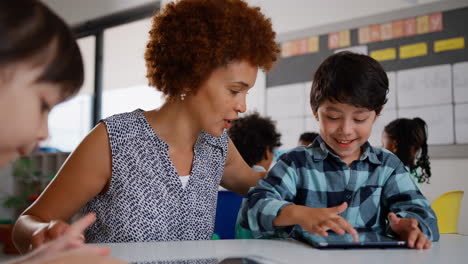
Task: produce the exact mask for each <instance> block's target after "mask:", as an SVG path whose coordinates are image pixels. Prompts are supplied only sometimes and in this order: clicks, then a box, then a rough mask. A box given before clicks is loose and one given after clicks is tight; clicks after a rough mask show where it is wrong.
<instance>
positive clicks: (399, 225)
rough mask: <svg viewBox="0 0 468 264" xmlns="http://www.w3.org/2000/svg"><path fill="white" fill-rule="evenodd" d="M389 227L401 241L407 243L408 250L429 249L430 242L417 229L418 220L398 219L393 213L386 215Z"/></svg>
mask: <svg viewBox="0 0 468 264" xmlns="http://www.w3.org/2000/svg"><path fill="white" fill-rule="evenodd" d="M388 221H389V222H390V227H391V228H392V230H393V231H394V232H395V233H397V234H398V235H399V236H400V238H401V239H403V240H405V241H407V243H408V247H409V248H417V249H429V248H431V245H432V243H431V240H429V239H428V238H427V237H426V236H425V235H424V234H423V233H422V232H421V229H419V227H418V220H416V219H414V218H400V217H398V216H397V215H396V214H394V213H389V214H388Z"/></svg>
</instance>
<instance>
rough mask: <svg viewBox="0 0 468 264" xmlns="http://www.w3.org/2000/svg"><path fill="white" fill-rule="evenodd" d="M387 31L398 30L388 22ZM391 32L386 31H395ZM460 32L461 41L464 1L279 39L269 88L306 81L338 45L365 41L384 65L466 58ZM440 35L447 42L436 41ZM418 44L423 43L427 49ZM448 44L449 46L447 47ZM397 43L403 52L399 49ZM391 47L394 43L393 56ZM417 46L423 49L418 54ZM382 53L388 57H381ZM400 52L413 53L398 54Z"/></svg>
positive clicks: (465, 31) (466, 16) (465, 34)
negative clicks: (278, 53) (413, 14)
mask: <svg viewBox="0 0 468 264" xmlns="http://www.w3.org/2000/svg"><path fill="white" fill-rule="evenodd" d="M434 21H435V22H434ZM395 25H400V27H402V28H401V33H398V34H399V35H398V37H393V36H391V37H385V34H382V33H383V32H386V31H387V30H388V29H387V30H385V28H387V27H388V26H390V27H391V26H395ZM434 25H435V26H434ZM405 26H406V29H405ZM418 28H419V29H418ZM366 29H367V30H368V31H369V32H368V35H369V38H371V39H369V40H368V41H366V40H365V39H366V38H365V37H363V35H365V34H363V33H362V32H365V31H366ZM408 29H409V30H408ZM390 31H392V33H396V31H397V30H395V29H393V28H390ZM393 31H395V32H393ZM360 33H361V36H360ZM392 33H390V34H391V35H393V34H392ZM406 35H408V36H406ZM373 36H375V37H373ZM460 38H463V39H464V41H466V40H467V39H468V7H465V8H461V9H457V10H450V11H446V12H435V13H431V14H426V15H422V16H416V17H408V18H406V19H399V20H396V21H388V22H385V23H381V24H373V25H368V26H364V27H360V28H354V29H349V30H343V31H340V32H332V33H329V34H324V35H320V36H308V37H305V38H302V39H297V40H291V41H285V42H283V43H281V49H282V55H281V57H282V58H281V59H280V61H279V62H278V63H277V64H276V66H275V68H274V69H273V71H272V72H269V73H268V74H267V88H268V87H272V86H278V85H284V84H289V83H298V82H307V81H310V80H311V79H312V76H313V73H314V72H315V70H316V69H317V68H318V66H319V65H320V63H321V62H322V61H323V60H324V59H325V58H327V57H328V56H329V55H331V54H333V53H334V52H336V50H341V49H343V48H359V46H366V47H367V50H368V55H371V54H375V56H376V57H380V60H379V61H380V63H381V64H382V66H383V67H384V69H385V70H386V71H396V70H404V69H411V68H416V67H423V66H431V65H440V64H454V63H457V62H463V61H468V51H467V49H466V45H462V43H461V42H462V41H461V39H460ZM372 39H374V40H372ZM333 40H335V41H333ZM444 40H445V41H446V42H445V43H444V42H437V41H444ZM315 43H316V44H315ZM436 43H438V44H439V45H438V47H439V49H440V48H445V49H446V50H443V51H438V52H436V51H435V49H434V45H435V44H436ZM418 45H419V46H418ZM421 45H423V46H424V45H426V53H425V54H424V52H423V50H424V47H421ZM444 45H445V47H444ZM451 45H452V46H453V47H452V48H453V49H450V46H451ZM459 47H461V48H459ZM400 48H402V49H401V50H402V51H403V53H400ZM389 49H395V54H394V55H393V56H394V57H393V56H392V54H391V53H392V52H391V51H390V50H389ZM405 50H406V53H405ZM411 50H413V51H412V52H411ZM379 51H380V52H381V53H380V54H379V53H378V52H379ZM385 51H386V52H385ZM418 52H422V53H421V55H419V56H416V55H417V54H418ZM385 55H387V56H390V58H389V57H387V59H385V58H384V57H385ZM402 55H403V56H411V55H414V57H409V58H401V56H402ZM391 58H394V59H391Z"/></svg>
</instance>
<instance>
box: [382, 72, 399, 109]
mask: <svg viewBox="0 0 468 264" xmlns="http://www.w3.org/2000/svg"><path fill="white" fill-rule="evenodd" d="M387 77H388V95H387V99H388V101H387V104H385V108H387V109H395V108H396V102H397V100H396V72H387Z"/></svg>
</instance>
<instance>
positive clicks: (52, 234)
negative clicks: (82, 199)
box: [31, 213, 110, 258]
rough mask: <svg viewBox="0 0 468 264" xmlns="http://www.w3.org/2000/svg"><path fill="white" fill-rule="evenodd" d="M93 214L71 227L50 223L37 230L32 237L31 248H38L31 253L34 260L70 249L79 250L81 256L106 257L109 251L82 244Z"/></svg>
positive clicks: (58, 222)
mask: <svg viewBox="0 0 468 264" xmlns="http://www.w3.org/2000/svg"><path fill="white" fill-rule="evenodd" d="M95 220H96V216H95V215H94V214H92V213H91V214H87V215H86V216H84V217H82V218H81V219H79V220H78V221H76V222H75V223H73V224H72V225H68V224H67V223H65V222H62V221H52V222H51V223H50V224H49V225H48V226H47V227H48V228H43V229H41V230H39V231H38V232H37V233H36V234H34V236H33V240H32V241H33V242H32V245H31V246H32V247H33V248H37V247H39V246H41V247H40V248H38V249H37V250H35V251H33V252H31V254H33V255H34V256H35V257H36V258H41V257H47V256H50V255H58V254H60V253H63V252H65V251H68V250H71V249H79V251H78V252H79V253H80V254H82V255H95V256H98V255H99V256H106V255H109V253H110V251H109V249H107V248H101V247H96V246H89V245H85V244H84V236H83V232H84V230H85V229H86V228H88V227H89V226H90V225H91V224H92V223H94V221H95Z"/></svg>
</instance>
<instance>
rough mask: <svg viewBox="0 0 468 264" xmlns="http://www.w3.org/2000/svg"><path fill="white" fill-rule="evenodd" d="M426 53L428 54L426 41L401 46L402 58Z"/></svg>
mask: <svg viewBox="0 0 468 264" xmlns="http://www.w3.org/2000/svg"><path fill="white" fill-rule="evenodd" d="M425 55H427V43H426V42H420V43H416V44H410V45H404V46H400V59H409V58H414V57H419V56H425Z"/></svg>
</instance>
